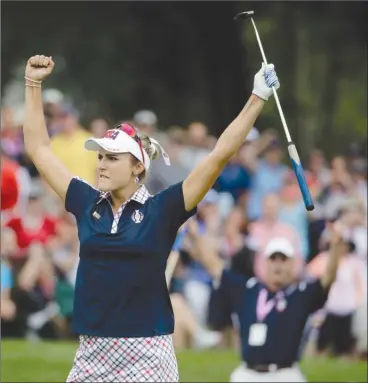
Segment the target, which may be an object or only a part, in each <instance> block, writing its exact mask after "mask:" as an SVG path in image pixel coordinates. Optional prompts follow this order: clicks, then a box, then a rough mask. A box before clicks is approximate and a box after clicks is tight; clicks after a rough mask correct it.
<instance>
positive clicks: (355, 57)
mask: <svg viewBox="0 0 368 383" xmlns="http://www.w3.org/2000/svg"><path fill="white" fill-rule="evenodd" d="M250 9H254V10H255V11H256V23H257V27H258V29H259V32H260V35H261V38H262V42H263V45H264V49H265V52H266V56H267V58H268V60H269V61H270V62H273V63H275V64H276V66H277V71H278V74H279V77H280V80H281V82H282V86H281V89H280V93H279V94H280V99H281V103H282V106H283V110H284V113H285V115H286V118H287V121H288V125H289V128H290V130H291V132H292V136H293V139H294V141H296V142H297V143H299V144H300V143H303V145H299V147H300V151H301V152H302V153H304V154H305V153H307V152H308V151H309V149H310V148H311V147H312V146H316V145H317V146H319V147H322V148H323V149H325V150H327V151H328V152H330V153H332V152H335V151H336V150H341V149H343V147H344V144H345V143H346V142H347V141H351V140H352V139H357V138H359V139H365V136H366V123H367V87H366V84H367V47H366V40H365V39H366V34H365V32H366V30H365V24H366V20H367V13H366V9H367V4H366V3H358V2H350V3H349V6H347V3H343V2H341V3H338V2H309V3H303V2H284V3H280V2H267V3H266V2H254V3H249V2H247V3H236V2H188V3H186V2H55V3H52V2H2V93H3V92H4V86H5V85H6V84H7V83H8V82H9V81H10V80H11V79H13V78H14V77H17V78H19V80H20V81H22V75H23V73H22V70H23V68H24V64H25V62H26V60H27V58H28V57H29V56H30V55H32V54H37V53H40V54H41V53H46V54H50V55H52V56H53V57H54V59H55V61H56V64H57V67H56V69H57V70H56V73H55V75H54V76H53V77H52V78H50V79H49V80H47V83H46V84H45V85H46V86H48V87H57V88H59V89H61V90H62V91H63V92H65V93H68V94H70V95H71V96H72V97H73V99H74V100H75V101H76V103H77V104H78V106H79V107H80V108H81V109H82V112H83V114H84V115H85V116H86V117H87V118H91V117H93V116H94V115H96V114H103V115H107V116H110V117H111V119H112V120H113V121H114V120H118V119H122V118H130V117H131V115H132V114H133V113H134V112H135V111H136V110H137V109H140V108H150V109H153V110H155V111H156V112H157V114H158V116H159V119H160V124H161V126H162V127H163V128H165V127H167V126H168V125H169V124H174V123H179V124H186V123H188V122H189V121H190V120H192V119H200V120H203V121H205V122H206V123H207V124H209V127H210V129H211V130H212V132H213V133H215V134H219V133H221V131H222V130H223V128H224V127H225V126H226V125H227V124H228V123H229V122H230V121H231V119H232V118H233V117H234V116H235V115H236V114H237V113H238V111H239V110H240V108H241V107H242V105H243V104H244V102H245V101H246V99H247V97H248V94H249V93H250V92H251V90H252V85H253V84H252V83H253V75H254V73H255V71H257V70H258V68H259V66H260V62H261V56H260V53H259V49H258V46H257V43H256V39H255V36H254V32H253V28H252V26H251V24H250V23H245V24H237V23H235V22H234V21H233V16H234V15H235V14H236V13H237V12H240V11H244V10H250ZM239 32H241V33H239ZM242 41H243V43H244V45H245V47H243V46H242V44H241V42H242ZM257 125H258V127H260V128H261V129H262V128H267V127H274V128H277V129H278V130H279V131H280V133H281V134H282V127H281V123H280V119H279V116H278V112H277V109H276V106H275V103H274V102H273V101H271V102H270V103H268V104H267V107H266V109H265V113H264V114H263V115H262V117H261V118H260V120H259V121H258V123H257Z"/></svg>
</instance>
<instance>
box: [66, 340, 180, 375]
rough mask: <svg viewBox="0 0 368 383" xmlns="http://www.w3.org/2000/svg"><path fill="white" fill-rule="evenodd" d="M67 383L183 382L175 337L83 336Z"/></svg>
mask: <svg viewBox="0 0 368 383" xmlns="http://www.w3.org/2000/svg"><path fill="white" fill-rule="evenodd" d="M67 382H179V372H178V365H177V361H176V356H175V351H174V346H173V342H172V336H171V335H161V336H156V337H152V338H101V337H96V336H87V335H81V336H80V346H79V348H78V350H77V353H76V356H75V359H74V364H73V368H72V370H71V371H70V373H69V376H68V379H67Z"/></svg>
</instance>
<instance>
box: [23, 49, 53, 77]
mask: <svg viewBox="0 0 368 383" xmlns="http://www.w3.org/2000/svg"><path fill="white" fill-rule="evenodd" d="M54 66H55V63H54V62H53V61H52V57H47V56H43V55H41V56H40V55H37V56H32V57H31V58H30V59H29V60H28V62H27V67H26V73H25V76H26V77H27V78H29V79H31V80H34V81H42V80H44V79H45V78H46V77H47V76H49V75H50V74H51V72H52V70H53V69H54Z"/></svg>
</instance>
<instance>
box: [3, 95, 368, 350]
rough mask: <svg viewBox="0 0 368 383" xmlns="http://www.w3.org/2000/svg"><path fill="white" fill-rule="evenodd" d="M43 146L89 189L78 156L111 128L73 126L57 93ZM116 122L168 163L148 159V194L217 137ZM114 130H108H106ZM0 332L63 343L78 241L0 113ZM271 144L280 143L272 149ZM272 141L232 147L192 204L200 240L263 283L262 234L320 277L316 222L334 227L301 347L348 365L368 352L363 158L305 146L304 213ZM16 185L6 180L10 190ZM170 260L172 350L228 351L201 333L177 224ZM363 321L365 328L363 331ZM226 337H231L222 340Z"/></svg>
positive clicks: (88, 159)
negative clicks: (337, 238)
mask: <svg viewBox="0 0 368 383" xmlns="http://www.w3.org/2000/svg"><path fill="white" fill-rule="evenodd" d="M44 110H45V119H46V123H47V128H48V131H49V134H50V137H51V147H52V150H53V151H54V153H55V154H56V156H57V157H58V158H59V159H60V160H61V161H62V162H63V163H64V164H65V165H66V166H67V167H68V169H69V170H70V171H71V172H72V173H73V174H74V175H76V176H79V177H81V178H83V179H85V180H86V181H87V182H89V183H91V184H94V183H95V180H96V176H97V156H96V155H95V154H94V153H93V152H88V151H86V150H85V149H84V145H83V143H84V140H85V139H86V138H87V137H89V136H95V137H102V136H103V135H104V133H105V132H106V130H107V129H108V128H109V126H111V124H110V122H107V121H106V120H105V119H104V118H100V117H99V118H96V119H94V120H92V121H91V122H90V124H89V126H88V127H83V126H81V123H80V116H79V112H78V110H77V109H76V108H75V107H74V106H73V105H71V104H68V103H67V102H65V100H64V97H63V95H62V94H61V93H60V92H59V91H58V90H56V89H49V90H46V91H45V92H44ZM124 121H130V122H131V123H132V124H133V125H134V126H135V127H136V128H138V129H139V130H140V131H143V132H145V133H146V134H148V135H150V136H153V137H155V138H157V139H158V140H159V142H160V143H161V144H162V145H163V146H164V147H165V150H166V151H167V153H168V154H169V156H170V159H171V166H170V167H166V166H165V165H164V163H163V162H161V159H160V160H157V161H155V163H154V164H153V167H152V169H151V170H150V173H149V175H148V177H147V179H146V186H147V188H148V190H149V191H150V193H151V194H154V193H157V192H159V191H161V190H163V189H164V188H166V187H167V186H168V185H170V184H173V183H175V182H178V181H180V180H182V179H184V178H185V177H186V176H187V175H188V173H189V172H190V171H191V169H193V167H194V166H195V165H196V164H197V163H198V162H199V161H201V159H202V158H203V157H205V156H206V155H207V154H209V153H210V151H211V149H212V148H213V147H214V145H215V144H216V138H215V137H214V136H212V135H210V132H209V129H208V127H207V126H206V125H205V124H204V123H203V122H201V121H195V120H194V121H193V122H191V123H190V124H189V125H188V126H186V127H181V126H170V127H167V129H165V130H161V129H159V121H158V118H157V116H156V114H155V113H154V112H152V111H150V110H141V111H138V112H137V113H135V114H134V115H133V116H131V117H130V116H128V118H126V119H124ZM120 122H122V121H116V124H118V123H120ZM1 127H2V128H1V167H2V186H1V196H2V201H1V202H2V205H1V207H2V212H1V213H2V214H1V215H2V216H1V326H2V336H3V337H6V336H8V337H28V338H29V339H40V338H58V339H68V338H74V337H75V335H74V334H73V333H72V332H71V329H70V320H71V316H72V307H73V289H74V283H75V276H76V271H77V267H78V246H79V244H78V233H77V231H76V226H75V222H74V217H73V216H71V215H70V214H68V213H67V212H66V211H65V209H64V206H63V205H62V203H61V202H60V201H59V199H58V198H57V196H56V195H55V193H54V192H53V191H52V190H50V188H49V187H48V186H47V185H46V184H45V183H44V182H43V180H42V178H41V177H40V175H39V174H38V172H37V169H35V167H34V166H33V164H32V163H31V162H30V161H29V159H28V158H27V155H26V154H25V151H24V146H23V139H22V113H21V112H19V110H17V111H16V110H14V109H12V108H11V107H5V108H3V109H2V112H1ZM280 138H281V140H280ZM282 140H283V138H282V137H279V135H278V134H277V132H276V131H275V130H273V129H265V128H264V127H259V129H257V128H255V127H254V128H253V129H252V131H251V132H250V134H249V136H248V138H247V140H246V141H245V142H244V144H243V146H242V148H241V150H240V151H239V152H238V153H237V154H236V155H235V156H234V157H233V158H232V159H231V160H230V162H229V163H228V164H227V165H226V166H225V168H224V170H223V172H222V173H221V175H220V176H219V178H218V179H217V180H216V183H215V184H214V186H213V189H211V191H210V192H209V193H208V194H207V195H206V196H205V198H204V200H203V201H202V202H201V203H200V205H199V208H198V214H197V215H196V217H195V219H197V220H198V223H199V230H200V232H203V233H204V232H206V231H211V232H213V233H215V234H216V236H215V237H216V243H215V244H211V245H212V246H216V248H217V249H218V253H219V254H220V256H221V257H222V258H224V259H225V260H226V261H227V262H228V264H229V266H230V267H234V268H237V269H239V270H241V272H243V273H248V274H249V275H256V276H257V277H258V278H260V279H262V278H263V277H264V276H263V270H264V267H263V262H264V260H263V258H262V257H261V256H260V254H261V253H262V249H263V248H264V247H265V246H266V245H267V243H268V241H269V240H270V239H271V238H273V237H285V238H287V239H288V240H289V241H290V242H291V243H292V244H293V245H294V248H295V249H296V251H297V254H298V262H297V264H296V269H295V273H296V275H297V274H298V273H302V272H307V273H310V274H312V275H316V276H318V275H320V274H321V273H322V272H323V269H324V267H325V263H326V262H325V261H326V252H325V251H326V243H327V242H326V235H325V227H326V222H329V221H334V220H336V219H340V220H341V222H343V223H344V226H345V230H346V233H345V237H346V243H347V244H348V245H349V246H348V251H347V252H346V255H345V256H344V257H343V258H342V259H341V264H340V267H339V270H338V276H337V280H336V282H335V283H334V285H333V288H332V289H331V292H330V296H329V299H328V302H327V304H326V307H325V308H324V310H322V312H319V313H317V314H316V315H315V316H314V317H313V318H311V321H310V324H309V328H310V331H308V332H307V341H310V342H307V343H308V344H309V343H311V342H313V341H314V344H315V347H314V349H315V350H314V352H321V353H324V352H327V351H328V350H329V349H330V346H332V347H333V350H334V352H335V353H336V354H339V355H342V356H353V355H357V354H359V355H360V354H364V353H365V352H366V349H367V339H366V337H367V330H366V321H367V318H366V317H367V281H366V278H367V159H366V144H365V143H363V142H362V143H349V144H348V145H347V147H346V152H344V153H342V154H341V155H336V156H335V157H333V158H332V159H327V158H325V155H324V153H323V151H321V150H318V149H314V150H312V151H311V152H310V153H309V156H308V160H307V161H305V163H304V165H305V168H306V170H307V172H306V178H307V182H308V185H309V188H310V190H311V193H312V195H313V198H314V201H315V209H314V210H313V211H312V212H307V211H306V210H305V208H304V204H303V200H302V198H301V194H300V191H299V188H298V185H297V182H296V179H295V176H294V174H293V172H292V171H291V169H290V166H289V161H288V158H287V157H286V156H285V153H286V151H285V148H284V147H283V143H282ZM14 180H15V181H14ZM180 236H183V240H182V241H179V242H180V246H177V247H176V248H175V251H177V252H179V262H178V263H177V266H176V268H175V271H174V275H173V278H172V280H171V283H170V286H169V288H170V291H171V298H172V305H173V309H174V312H175V314H176V332H175V345H176V347H177V348H182V347H198V348H205V347H224V346H229V345H234V343H233V342H236V337H233V336H232V335H233V329H232V326H231V318H230V320H229V331H221V332H219V331H213V330H211V329H210V328H209V327H208V314H209V313H208V306H209V301H210V299H211V286H212V285H211V282H212V281H211V278H210V276H209V275H208V274H207V272H206V271H205V269H204V268H203V267H202V266H201V265H200V264H198V263H197V262H196V261H194V260H193V257H192V256H191V251H192V247H191V244H190V238H186V237H185V227H184V228H182V230H181V231H180V232H179V234H178V237H180ZM364 323H365V325H364ZM229 334H230V336H229Z"/></svg>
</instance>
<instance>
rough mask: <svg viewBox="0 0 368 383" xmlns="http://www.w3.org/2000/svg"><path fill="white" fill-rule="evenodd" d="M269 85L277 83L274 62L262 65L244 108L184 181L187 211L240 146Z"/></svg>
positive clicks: (205, 191) (258, 110)
mask: <svg viewBox="0 0 368 383" xmlns="http://www.w3.org/2000/svg"><path fill="white" fill-rule="evenodd" d="M272 86H275V87H276V88H278V87H279V86H280V84H279V81H278V78H277V76H276V72H275V70H274V69H273V65H272V64H270V65H268V66H267V67H266V66H265V65H262V69H261V70H260V71H259V72H258V73H257V74H256V75H255V77H254V89H253V94H252V95H251V97H250V98H249V101H248V102H247V104H246V105H245V107H244V108H243V110H242V111H241V112H240V114H239V115H238V116H237V117H236V118H235V119H234V120H233V121H232V122H231V123H230V125H229V126H228V127H227V128H226V129H225V131H224V132H223V133H222V134H221V136H220V138H219V139H218V141H217V144H216V146H215V148H214V149H213V151H212V152H211V153H210V154H209V155H208V156H207V157H206V158H205V159H203V161H202V162H201V163H200V164H198V165H197V166H196V167H195V168H194V170H193V171H192V172H191V173H190V174H189V176H188V177H187V178H186V179H185V180H184V182H183V196H184V202H185V209H186V210H187V211H191V210H192V209H193V208H194V207H195V206H196V205H197V204H198V202H200V201H201V200H202V198H203V197H204V195H205V194H206V193H207V192H208V190H209V189H210V188H211V186H212V185H213V184H214V182H215V180H216V178H217V177H218V176H219V174H220V173H221V171H222V169H223V168H224V167H225V165H226V163H227V162H228V161H229V159H230V158H231V157H232V156H233V155H234V154H235V153H236V152H237V151H238V150H239V149H240V147H241V146H242V144H243V142H244V140H245V138H246V137H247V135H248V134H249V132H250V130H251V129H252V127H253V125H254V122H255V120H256V119H257V117H258V116H259V114H260V112H261V110H262V108H263V106H264V103H265V101H266V100H268V98H269V97H270V96H271V94H272Z"/></svg>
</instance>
